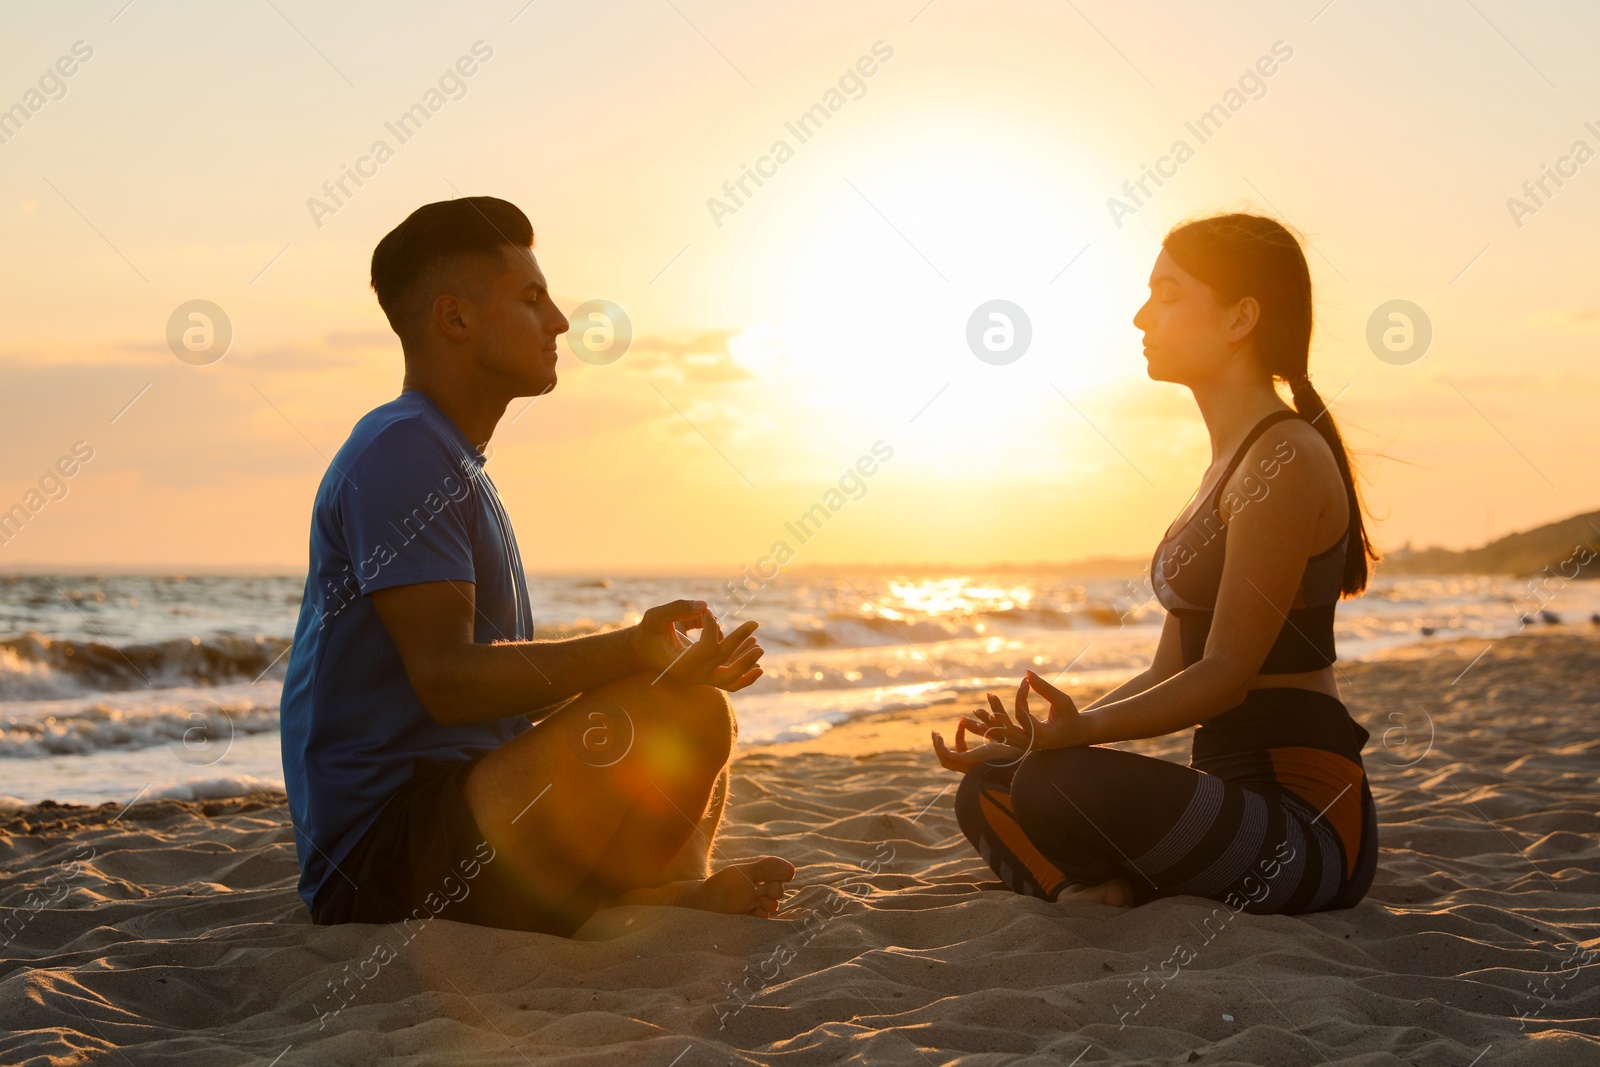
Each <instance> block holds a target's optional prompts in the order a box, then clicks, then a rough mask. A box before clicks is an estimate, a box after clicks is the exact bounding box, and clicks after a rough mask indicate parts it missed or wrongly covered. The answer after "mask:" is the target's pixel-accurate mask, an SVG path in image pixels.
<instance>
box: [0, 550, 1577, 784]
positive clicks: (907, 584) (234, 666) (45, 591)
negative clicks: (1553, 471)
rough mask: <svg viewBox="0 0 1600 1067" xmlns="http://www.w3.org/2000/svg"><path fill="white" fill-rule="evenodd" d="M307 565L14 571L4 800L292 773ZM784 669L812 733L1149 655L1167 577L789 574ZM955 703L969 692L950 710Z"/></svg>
mask: <svg viewBox="0 0 1600 1067" xmlns="http://www.w3.org/2000/svg"><path fill="white" fill-rule="evenodd" d="M727 577H728V576H727V575H721V574H706V575H701V576H693V575H679V576H672V577H660V576H657V577H616V576H610V577H600V576H582V575H561V576H552V575H530V576H529V577H528V584H529V591H530V595H531V598H532V601H533V605H534V616H535V620H536V626H537V636H538V637H562V636H573V635H578V634H584V633H590V632H595V631H598V630H603V629H607V628H611V627H617V626H625V625H628V624H630V623H632V622H635V621H637V620H638V618H639V616H640V614H641V613H642V612H643V611H644V610H645V609H647V608H649V607H651V606H652V605H655V604H659V603H664V602H666V601H669V600H674V599H677V598H679V597H690V598H696V599H713V598H714V597H715V595H716V593H715V590H717V589H719V588H721V587H722V586H723V585H724V583H725V582H726V581H727ZM304 580H305V579H304V576H303V575H281V576H224V575H178V574H171V575H150V574H145V575H134V574H124V575H116V574H95V575H90V574H67V573H63V574H43V573H33V574H14V575H10V576H5V577H0V635H3V636H0V807H9V808H15V807H18V806H21V805H23V804H30V803H35V802H38V801H41V800H45V799H50V800H55V801H58V802H62V803H86V804H101V803H106V802H115V803H118V804H124V805H125V804H131V803H133V802H134V801H136V800H139V799H151V798H158V797H175V798H180V799H189V800H195V799H209V798H220V797H227V796H235V795H242V794H245V793H249V792H252V791H255V790H263V789H281V788H282V787H283V764H282V759H281V755H280V749H279V736H278V702H279V698H280V696H281V693H282V688H283V677H284V671H285V668H286V665H287V661H288V658H289V653H290V644H291V638H292V636H293V633H294V624H295V618H296V615H297V613H298V610H299V605H300V597H301V592H302V587H303V585H304ZM742 618H754V619H757V620H758V621H759V622H760V623H761V628H760V630H759V635H760V637H761V640H762V643H763V645H764V646H765V648H766V650H767V651H766V655H765V658H764V660H763V661H762V662H763V667H764V668H765V671H766V673H765V675H764V676H763V677H762V678H761V679H760V680H759V681H758V682H757V683H756V684H755V685H753V686H751V687H750V688H748V689H745V690H743V691H741V692H739V693H738V694H736V696H735V698H734V701H735V707H736V709H737V713H738V716H739V722H740V742H741V744H769V743H775V744H782V743H800V742H804V741H806V740H808V739H813V738H816V737H819V736H821V735H822V734H824V733H825V732H827V731H828V730H829V729H831V728H833V727H834V726H835V725H837V724H838V723H841V722H844V721H845V720H847V719H850V718H852V717H854V716H870V715H879V714H883V713H885V712H889V711H893V710H896V709H906V708H920V707H927V706H931V705H936V704H952V705H955V704H957V703H963V708H964V706H965V702H971V701H973V700H974V699H975V698H974V697H973V696H972V694H975V693H981V692H982V691H984V690H986V689H997V688H998V689H999V690H1000V691H1002V692H1003V691H1004V689H1005V687H1012V688H1014V687H1015V685H1016V683H1017V680H1018V679H1019V678H1020V677H1021V675H1022V672H1023V671H1024V670H1027V669H1032V670H1034V671H1036V672H1038V673H1039V674H1041V675H1043V676H1044V677H1046V678H1053V679H1055V680H1056V684H1057V685H1060V686H1062V687H1063V688H1066V689H1068V690H1069V691H1070V690H1071V688H1072V687H1074V686H1080V685H1094V684H1099V683H1104V682H1113V683H1114V682H1116V681H1118V680H1121V679H1123V678H1126V677H1128V676H1130V675H1132V674H1135V673H1137V672H1138V671H1140V670H1142V669H1144V667H1145V666H1146V665H1147V664H1148V663H1149V661H1150V656H1151V654H1152V652H1153V651H1154V649H1155V645H1156V641H1157V638H1158V636H1159V634H1160V630H1161V625H1162V619H1163V613H1162V610H1161V608H1160V606H1159V605H1158V604H1157V603H1156V602H1155V601H1154V599H1153V598H1152V597H1151V596H1150V594H1149V586H1148V583H1146V582H1145V581H1143V580H1142V579H1141V578H1138V577H1134V576H1130V575H1126V574H1124V575H1108V576H1105V577H1089V578H1085V577H1082V576H1081V575H1074V574H1071V573H1065V572H1064V573H1056V574H1052V573H1050V572H1049V571H1040V572H1037V573H1034V572H1021V571H1010V570H1007V571H998V570H997V571H993V572H984V571H979V570H956V569H948V570H933V569H918V568H907V569H904V570H895V569H892V568H871V569H865V568H863V569H860V570H848V569H841V570H839V571H837V572H831V573H830V572H820V571H819V572H799V571H796V572H790V573H786V574H785V575H783V576H782V577H781V578H779V579H777V580H776V581H774V582H772V583H770V584H768V585H766V586H764V587H762V588H761V589H760V590H759V591H758V592H757V593H756V594H755V596H754V599H753V600H752V601H751V602H750V603H749V604H748V606H746V607H745V608H743V609H741V610H740V612H739V618H736V619H733V620H731V622H730V624H729V626H730V628H731V625H735V624H737V622H738V621H740V619H742ZM1593 618H1600V582H1573V583H1567V584H1560V583H1559V579H1558V580H1557V582H1556V583H1550V582H1546V583H1545V584H1544V585H1542V586H1539V587H1534V586H1531V585H1530V584H1529V583H1528V582H1526V581H1521V580H1516V579H1512V578H1503V577H1483V576H1460V577H1426V578H1424V577H1397V578H1390V577H1385V576H1383V575H1381V574H1380V575H1379V576H1378V577H1377V578H1376V579H1375V580H1374V582H1373V583H1372V586H1371V587H1370V588H1369V589H1368V591H1367V592H1366V593H1365V594H1364V595H1363V596H1361V597H1358V598H1354V599H1351V600H1347V601H1345V602H1344V603H1343V604H1341V606H1340V609H1339V615H1338V625H1337V641H1338V648H1339V655H1340V659H1341V660H1346V661H1348V660H1360V659H1364V658H1368V657H1372V656H1378V655H1382V654H1384V653H1385V650H1388V649H1394V648H1398V647H1401V646H1407V645H1414V644H1416V643H1418V642H1427V641H1446V640H1452V639H1457V638H1474V639H1480V640H1483V641H1484V642H1485V643H1486V645H1487V644H1488V643H1489V642H1492V641H1493V640H1494V639H1496V638H1499V637H1502V636H1505V635H1508V634H1511V633H1514V632H1516V631H1518V630H1521V629H1524V628H1537V627H1540V626H1549V625H1554V624H1556V623H1558V622H1560V623H1583V624H1585V625H1588V624H1590V622H1591V619H1593ZM952 710H953V711H954V710H955V709H954V708H953V709H952Z"/></svg>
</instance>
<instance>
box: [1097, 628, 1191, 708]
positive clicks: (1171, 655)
mask: <svg viewBox="0 0 1600 1067" xmlns="http://www.w3.org/2000/svg"><path fill="white" fill-rule="evenodd" d="M1181 670H1183V645H1182V642H1181V639H1180V638H1179V636H1178V620H1177V619H1176V618H1175V617H1173V616H1171V615H1168V616H1167V618H1166V621H1165V622H1163V623H1162V624H1161V641H1160V643H1159V644H1157V645H1156V654H1155V656H1154V657H1152V658H1151V660H1150V666H1148V667H1146V668H1145V669H1144V670H1142V671H1140V672H1139V673H1138V674H1136V675H1134V676H1133V677H1132V678H1129V679H1128V680H1127V681H1126V682H1123V683H1122V684H1121V685H1119V686H1117V687H1116V688H1115V689H1113V690H1111V692H1109V693H1107V694H1105V695H1104V696H1102V697H1101V698H1100V699H1099V700H1096V701H1095V702H1094V703H1093V704H1090V705H1089V706H1088V707H1086V708H1084V710H1085V711H1088V710H1089V708H1098V707H1100V706H1101V705H1102V704H1114V703H1116V702H1117V701H1119V700H1125V699H1127V698H1128V697H1131V696H1137V695H1138V694H1140V693H1142V692H1144V691H1145V690H1146V689H1149V688H1150V687H1151V686H1153V685H1159V684H1160V683H1162V682H1164V681H1166V680H1167V679H1168V678H1171V677H1172V676H1173V675H1174V674H1177V673H1178V672H1179V671H1181Z"/></svg>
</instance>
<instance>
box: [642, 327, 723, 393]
mask: <svg viewBox="0 0 1600 1067" xmlns="http://www.w3.org/2000/svg"><path fill="white" fill-rule="evenodd" d="M739 333H740V331H739V330H737V329H724V330H701V331H700V332H698V333H694V334H689V335H686V336H682V337H661V336H655V335H651V336H647V337H640V338H637V339H635V340H634V342H633V347H632V348H630V349H629V350H628V354H627V356H625V357H624V358H623V364H624V365H625V366H626V367H627V368H628V369H629V371H630V372H632V373H634V374H643V375H648V376H652V377H654V376H657V375H663V376H666V377H671V378H675V379H677V380H679V381H683V382H688V383H693V384H696V385H723V384H728V383H731V382H742V381H749V380H751V379H753V378H754V377H755V375H753V374H752V373H751V372H750V371H749V370H748V369H747V368H745V367H743V366H740V365H739V363H738V362H736V361H735V360H734V358H733V353H732V352H731V351H729V346H728V342H729V341H730V340H731V339H732V338H734V337H736V336H737V335H738V334H739Z"/></svg>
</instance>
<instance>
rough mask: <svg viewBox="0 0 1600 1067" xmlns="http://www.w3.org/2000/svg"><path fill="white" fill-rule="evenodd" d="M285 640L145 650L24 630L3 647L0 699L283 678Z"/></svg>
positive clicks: (160, 644)
mask: <svg viewBox="0 0 1600 1067" xmlns="http://www.w3.org/2000/svg"><path fill="white" fill-rule="evenodd" d="M288 647H289V639H288V638H286V637H267V636H264V635H261V634H256V635H254V636H248V637H247V636H244V635H241V634H227V633H221V634H211V635H209V636H207V637H204V638H200V637H190V638H178V639H174V640H169V641H157V642H153V643H150V644H133V645H113V644H109V643H103V642H98V641H74V640H69V639H66V638H60V637H47V636H45V635H44V634H41V633H38V632H37V631H29V632H28V633H25V634H23V635H22V636H21V637H11V638H7V639H5V640H3V641H0V700H51V699H57V698H61V697H72V696H81V695H84V694H87V693H94V692H111V691H116V690H125V689H136V688H144V687H151V686H153V687H158V688H168V687H171V686H178V685H225V684H227V683H229V682H237V681H251V680H254V679H256V678H259V677H261V676H262V675H263V674H267V673H271V674H272V675H273V676H274V677H277V678H282V677H283V670H284V664H285V661H286V660H287V657H285V656H284V655H283V653H284V651H285V650H286V649H287V648H288Z"/></svg>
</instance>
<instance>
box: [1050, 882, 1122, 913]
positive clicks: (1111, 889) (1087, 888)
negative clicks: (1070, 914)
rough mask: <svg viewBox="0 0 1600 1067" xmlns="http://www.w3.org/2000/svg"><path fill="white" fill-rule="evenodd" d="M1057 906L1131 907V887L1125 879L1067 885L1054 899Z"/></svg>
mask: <svg viewBox="0 0 1600 1067" xmlns="http://www.w3.org/2000/svg"><path fill="white" fill-rule="evenodd" d="M1056 903H1058V904H1110V905H1111V906H1113V907H1117V908H1127V907H1131V906H1132V905H1133V886H1131V885H1129V884H1128V880H1127V879H1126V878H1113V879H1111V881H1109V882H1101V883H1100V884H1099V885H1084V884H1080V883H1072V884H1069V885H1068V886H1067V887H1066V888H1065V889H1063V890H1062V891H1061V894H1060V895H1059V896H1057V897H1056Z"/></svg>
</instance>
